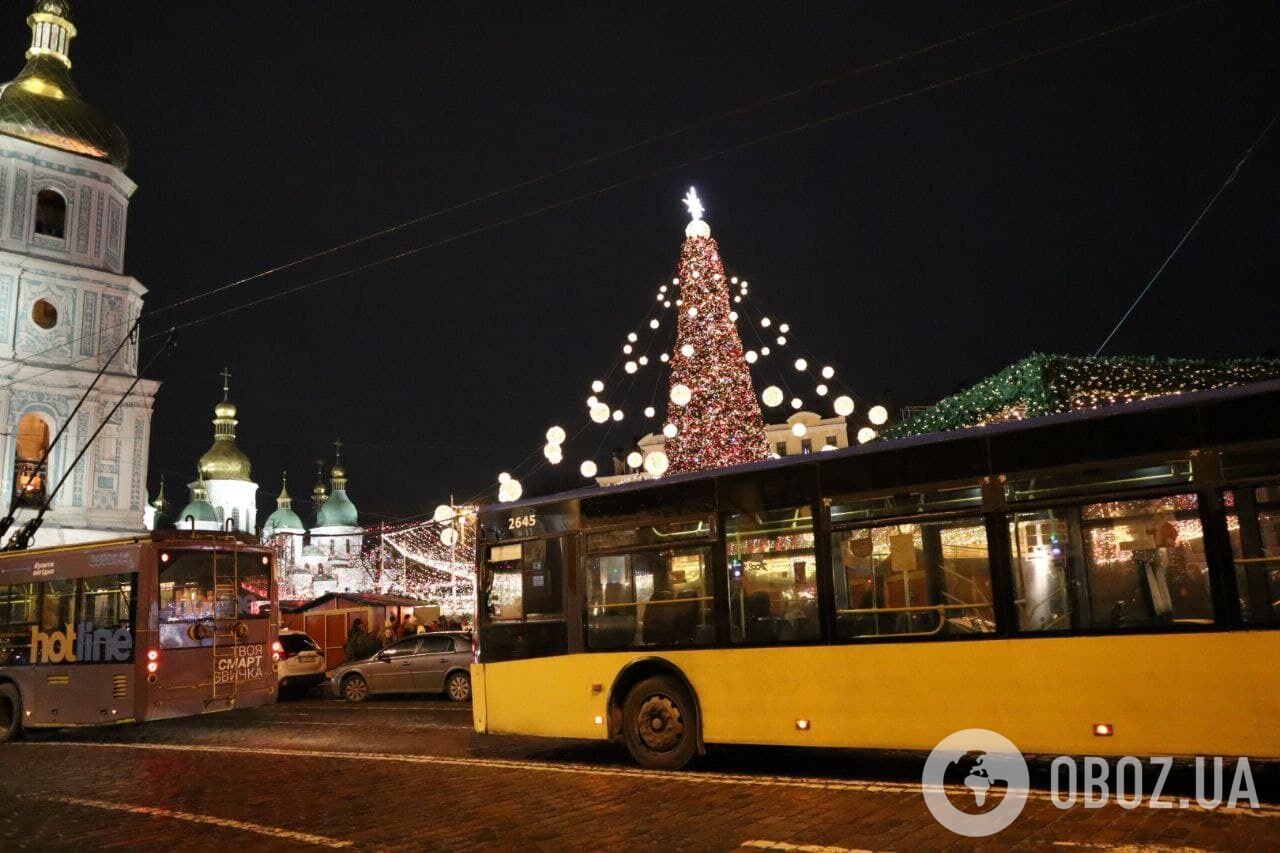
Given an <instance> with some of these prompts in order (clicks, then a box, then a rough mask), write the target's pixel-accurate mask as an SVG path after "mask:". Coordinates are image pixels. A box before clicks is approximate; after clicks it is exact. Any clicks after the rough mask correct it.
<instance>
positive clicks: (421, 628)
mask: <svg viewBox="0 0 1280 853" xmlns="http://www.w3.org/2000/svg"><path fill="white" fill-rule="evenodd" d="M418 633H419V634H425V633H427V626H426V625H423V624H422V623H418Z"/></svg>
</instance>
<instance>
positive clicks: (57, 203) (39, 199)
mask: <svg viewBox="0 0 1280 853" xmlns="http://www.w3.org/2000/svg"><path fill="white" fill-rule="evenodd" d="M66 225H67V200H66V199H65V198H63V197H62V193H59V192H57V191H55V190H41V191H40V192H39V194H38V195H37V196H36V233H37V234H43V235H44V236H46V237H54V238H56V239H58V240H61V239H63V238H64V237H65V236H66Z"/></svg>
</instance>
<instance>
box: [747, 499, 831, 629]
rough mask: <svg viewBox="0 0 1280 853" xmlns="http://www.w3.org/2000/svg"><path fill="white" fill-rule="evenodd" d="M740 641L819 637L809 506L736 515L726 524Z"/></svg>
mask: <svg viewBox="0 0 1280 853" xmlns="http://www.w3.org/2000/svg"><path fill="white" fill-rule="evenodd" d="M725 542H726V547H727V548H728V563H729V624H730V626H731V627H732V638H733V641H734V642H738V643H741V642H747V643H785V642H789V641H793V640H812V639H816V638H817V637H818V633H819V626H818V579H817V565H816V563H815V562H814V550H813V517H812V515H811V514H810V510H809V508H808V507H798V508H793V509H785V510H774V511H770V512H758V513H742V514H739V515H731V516H729V517H728V519H727V520H726V522H725Z"/></svg>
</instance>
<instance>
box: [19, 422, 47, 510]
mask: <svg viewBox="0 0 1280 853" xmlns="http://www.w3.org/2000/svg"><path fill="white" fill-rule="evenodd" d="M48 447H49V423H48V422H47V421H46V420H45V419H44V418H42V417H40V415H37V414H35V413H34V412H32V413H29V414H26V415H23V416H22V420H20V421H18V441H17V450H16V452H15V453H14V460H13V488H14V492H15V493H16V494H17V495H18V506H26V507H39V506H44V498H45V488H46V485H47V483H46V480H47V479H48V465H47V464H44V465H42V464H41V462H40V460H41V458H42V457H43V456H44V454H45V451H46V450H47V449H48Z"/></svg>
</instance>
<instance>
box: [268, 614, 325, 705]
mask: <svg viewBox="0 0 1280 853" xmlns="http://www.w3.org/2000/svg"><path fill="white" fill-rule="evenodd" d="M277 642H278V643H279V644H280V649H279V654H280V665H279V669H278V670H277V673H278V677H279V682H278V690H277V696H278V698H280V699H285V698H287V697H290V696H303V695H305V694H306V692H307V691H308V690H310V689H311V688H312V687H315V686H316V685H317V684H321V683H323V682H324V672H325V662H324V651H323V650H322V649H321V648H320V647H319V646H317V645H316V641H315V640H313V639H311V637H309V636H307V635H306V634H304V633H303V632H302V631H290V630H289V629H288V628H282V629H281V630H280V635H279V639H278V640H277Z"/></svg>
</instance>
